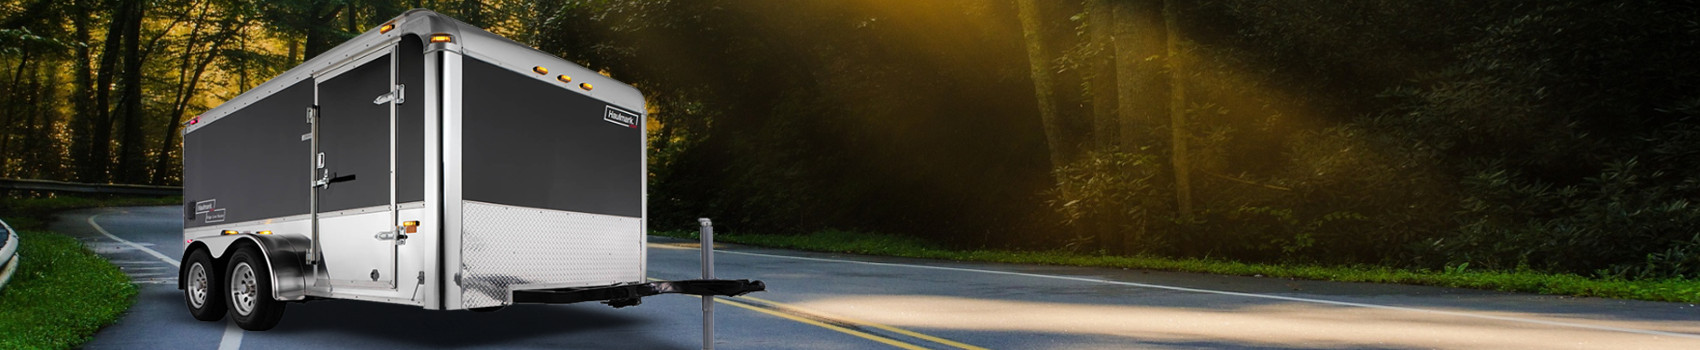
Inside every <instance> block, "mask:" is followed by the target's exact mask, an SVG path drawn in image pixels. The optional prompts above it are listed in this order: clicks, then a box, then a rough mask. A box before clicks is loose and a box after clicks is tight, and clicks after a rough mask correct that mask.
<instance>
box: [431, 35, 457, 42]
mask: <svg viewBox="0 0 1700 350" xmlns="http://www.w3.org/2000/svg"><path fill="white" fill-rule="evenodd" d="M454 41H455V37H454V36H451V35H449V33H437V34H431V42H433V43H452V42H454Z"/></svg>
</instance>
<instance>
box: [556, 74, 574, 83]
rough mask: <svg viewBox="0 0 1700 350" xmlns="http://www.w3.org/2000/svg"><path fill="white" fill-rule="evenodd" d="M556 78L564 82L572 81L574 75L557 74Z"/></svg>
mask: <svg viewBox="0 0 1700 350" xmlns="http://www.w3.org/2000/svg"><path fill="white" fill-rule="evenodd" d="M555 80H560V81H561V82H563V83H571V82H573V77H569V76H565V75H557V76H555Z"/></svg>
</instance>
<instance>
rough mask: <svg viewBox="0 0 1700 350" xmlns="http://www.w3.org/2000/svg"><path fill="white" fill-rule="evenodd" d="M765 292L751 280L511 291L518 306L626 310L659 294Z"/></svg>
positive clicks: (758, 282) (761, 286)
mask: <svg viewBox="0 0 1700 350" xmlns="http://www.w3.org/2000/svg"><path fill="white" fill-rule="evenodd" d="M766 290H767V284H764V283H762V282H761V281H751V280H684V281H661V282H650V283H635V284H621V285H613V286H605V287H589V288H557V289H532V290H516V291H513V294H514V295H513V301H514V303H515V304H518V303H538V304H571V303H578V302H586V301H603V303H605V304H608V306H613V307H626V306H633V305H637V304H639V303H641V302H642V299H641V298H643V297H647V296H651V295H658V294H690V295H702V296H712V295H718V296H729V297H735V296H739V295H744V294H749V293H750V292H761V291H766Z"/></svg>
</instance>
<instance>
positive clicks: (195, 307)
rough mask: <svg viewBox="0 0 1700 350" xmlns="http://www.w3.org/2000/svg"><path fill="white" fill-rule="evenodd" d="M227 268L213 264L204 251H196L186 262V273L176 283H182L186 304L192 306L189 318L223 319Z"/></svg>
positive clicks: (210, 257) (184, 270) (179, 275)
mask: <svg viewBox="0 0 1700 350" xmlns="http://www.w3.org/2000/svg"><path fill="white" fill-rule="evenodd" d="M223 272H224V267H223V266H219V265H218V264H217V263H214V262H213V259H212V255H210V254H207V251H206V250H204V249H195V251H193V252H189V256H188V257H187V258H185V259H183V270H182V271H180V272H179V274H178V275H177V280H178V281H181V282H182V283H183V303H184V304H188V305H189V315H193V316H195V319H197V320H202V321H218V320H221V319H224V312H225V307H226V304H225V303H224V297H223V295H224V293H219V291H222V290H224V283H222V282H223V281H224V279H223V278H222V277H224V273H223Z"/></svg>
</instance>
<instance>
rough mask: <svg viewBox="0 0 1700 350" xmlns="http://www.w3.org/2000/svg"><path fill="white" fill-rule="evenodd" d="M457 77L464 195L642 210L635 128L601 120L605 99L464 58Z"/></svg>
mask: <svg viewBox="0 0 1700 350" xmlns="http://www.w3.org/2000/svg"><path fill="white" fill-rule="evenodd" d="M463 76H464V78H463V80H464V81H465V82H466V91H465V97H464V98H463V101H464V103H465V109H464V113H465V118H466V126H465V133H464V134H463V136H462V142H463V147H464V148H465V153H464V157H463V159H464V160H463V162H464V164H463V165H462V170H463V171H464V172H465V180H464V181H463V182H462V186H464V191H465V198H466V200H473V201H481V202H488V203H497V204H505V205H513V206H522V207H531V208H544V209H555V210H566V211H575V212H585V213H595V214H606V215H617V216H625V217H640V216H642V215H643V202H642V201H643V193H642V191H643V187H642V186H643V181H644V174H643V164H642V162H643V148H642V142H641V140H642V135H643V134H642V132H643V130H642V129H640V128H637V127H633V126H630V125H622V124H616V123H610V122H607V121H604V120H603V113H604V111H605V110H606V108H608V104H607V103H604V102H602V101H598V100H596V99H594V98H591V97H589V96H585V95H583V94H580V93H577V92H573V91H568V90H566V87H562V86H558V85H554V84H549V83H546V82H543V81H540V80H537V79H534V78H531V77H528V76H524V75H521V74H520V73H515V72H513V71H509V70H506V69H502V68H500V67H497V66H494V65H491V64H489V63H486V62H483V61H479V60H476V59H468V60H466V68H465V72H464V73H463ZM636 112H637V113H635V114H636V115H639V116H640V117H639V118H641V115H642V111H636Z"/></svg>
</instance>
